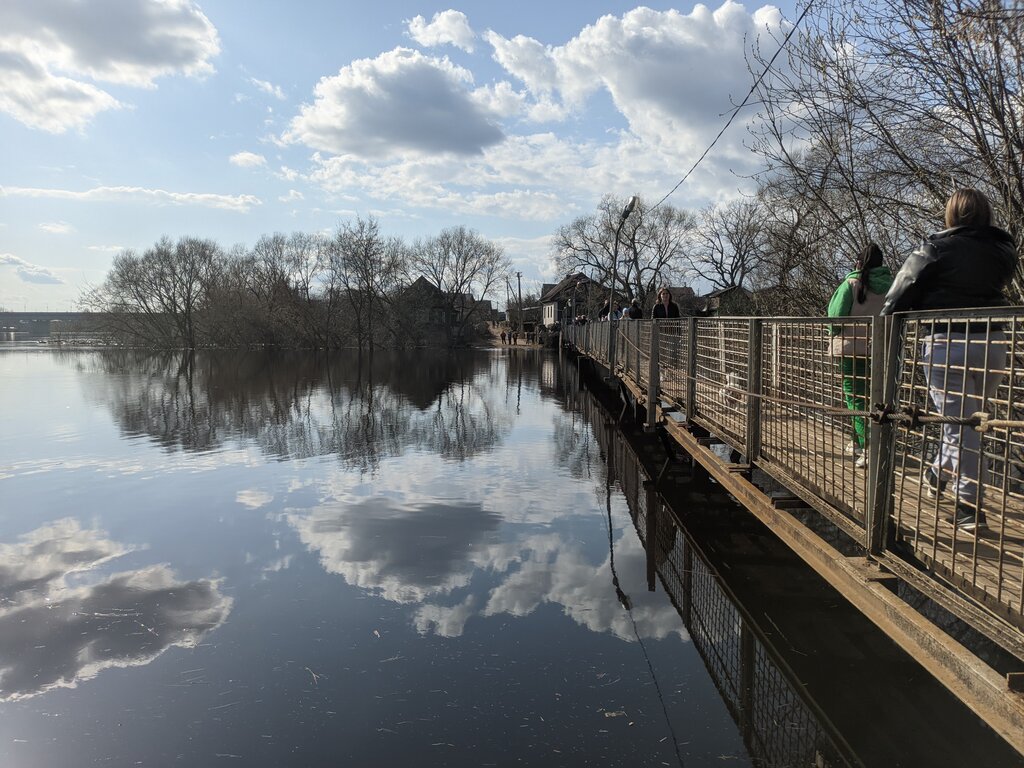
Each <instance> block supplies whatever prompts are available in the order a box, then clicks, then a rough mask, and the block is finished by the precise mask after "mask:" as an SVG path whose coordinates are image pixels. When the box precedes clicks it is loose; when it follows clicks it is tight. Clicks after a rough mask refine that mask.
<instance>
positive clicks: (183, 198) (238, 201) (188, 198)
mask: <svg viewBox="0 0 1024 768" xmlns="http://www.w3.org/2000/svg"><path fill="white" fill-rule="evenodd" d="M0 197H30V198H49V199H52V200H78V201H83V202H86V201H88V202H107V203H109V202H146V203H152V204H156V205H201V206H206V207H208V208H220V209H223V210H229V211H239V212H242V213H246V212H248V211H249V209H251V208H252V207H253V206H255V205H260V204H261V200H260V199H259V198H258V197H254V196H253V195H218V194H213V193H208V192H168V191H166V190H163V189H146V188H144V187H93V188H92V189H87V190H83V191H80V192H79V191H74V190H68V189H41V188H38V187H0Z"/></svg>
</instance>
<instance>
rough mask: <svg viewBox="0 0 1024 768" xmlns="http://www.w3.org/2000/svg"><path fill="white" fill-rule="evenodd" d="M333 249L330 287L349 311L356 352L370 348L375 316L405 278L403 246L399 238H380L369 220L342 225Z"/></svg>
mask: <svg viewBox="0 0 1024 768" xmlns="http://www.w3.org/2000/svg"><path fill="white" fill-rule="evenodd" d="M334 246H335V247H334V249H333V251H332V260H331V265H330V272H331V278H330V279H331V283H332V286H334V290H337V291H338V292H339V293H340V295H341V296H343V297H344V302H345V303H346V304H347V305H348V307H349V308H350V320H351V321H352V322H353V324H354V329H355V334H356V341H357V343H358V345H359V347H360V349H362V348H363V347H370V348H372V347H373V345H374V344H375V342H376V334H375V330H376V329H375V323H376V320H377V318H378V315H380V314H381V312H382V310H385V309H386V308H387V307H388V306H389V305H390V304H391V303H392V301H394V299H395V294H396V293H397V291H398V288H399V286H400V285H401V284H402V283H403V280H404V278H405V276H406V248H405V245H404V243H403V242H402V240H401V239H400V238H397V237H385V236H384V235H382V234H381V232H380V225H379V224H378V222H377V220H376V219H375V218H373V217H372V216H371V217H370V218H368V219H365V220H364V219H362V218H356V220H355V222H348V223H345V224H342V225H341V227H340V228H339V230H338V232H337V234H336V235H335V238H334ZM330 293H331V291H328V294H330Z"/></svg>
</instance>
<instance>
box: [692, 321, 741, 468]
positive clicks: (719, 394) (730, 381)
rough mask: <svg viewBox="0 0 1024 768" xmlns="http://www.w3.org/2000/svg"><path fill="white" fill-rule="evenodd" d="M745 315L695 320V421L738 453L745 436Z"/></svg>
mask: <svg viewBox="0 0 1024 768" xmlns="http://www.w3.org/2000/svg"><path fill="white" fill-rule="evenodd" d="M749 333H750V321H749V320H748V319H747V318H723V319H719V318H702V319H700V320H698V321H697V338H696V339H695V343H696V345H697V355H696V367H695V370H694V372H693V375H694V377H695V379H696V382H695V385H696V386H695V390H694V394H695V398H696V402H695V406H696V413H697V414H698V419H697V420H698V421H699V423H700V424H701V425H702V426H705V427H707V428H708V429H710V430H711V432H713V433H714V434H715V435H716V436H717V437H719V438H721V439H722V440H724V441H725V442H726V443H728V444H729V445H731V446H732V447H733V448H735V449H736V450H737V451H740V452H741V453H742V452H743V451H745V450H746V439H747V394H746V392H747V389H748V387H747V377H748V372H747V361H748V350H749V343H748V342H749Z"/></svg>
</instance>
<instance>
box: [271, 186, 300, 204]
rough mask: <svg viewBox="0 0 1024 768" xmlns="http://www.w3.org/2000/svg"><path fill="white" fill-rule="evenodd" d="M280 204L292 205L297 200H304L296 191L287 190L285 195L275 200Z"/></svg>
mask: <svg viewBox="0 0 1024 768" xmlns="http://www.w3.org/2000/svg"><path fill="white" fill-rule="evenodd" d="M277 199H278V200H279V201H280V202H282V203H294V202H296V201H297V200H304V199H305V198H304V197H303V195H302V193H301V192H299V190H297V189H289V190H288V194H287V195H281V196H280V197H279V198H277Z"/></svg>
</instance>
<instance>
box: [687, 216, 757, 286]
mask: <svg viewBox="0 0 1024 768" xmlns="http://www.w3.org/2000/svg"><path fill="white" fill-rule="evenodd" d="M762 222H763V212H762V211H761V207H760V206H759V205H758V204H757V203H756V202H754V201H749V200H739V201H735V202H732V203H727V204H724V205H710V206H708V207H707V208H705V209H704V210H703V211H701V216H700V224H699V225H698V226H697V228H696V229H695V230H694V233H693V238H694V246H693V251H692V263H693V268H694V270H695V271H696V272H697V274H698V275H700V277H702V278H704V279H705V280H707V281H708V282H709V283H711V284H712V285H714V286H715V287H716V288H732V287H734V286H745V284H746V283H748V282H749V278H750V275H751V273H752V272H754V271H755V270H756V269H757V267H758V266H759V264H760V262H761V260H762V258H764V254H765V249H766V238H765V233H764V229H763V223H762Z"/></svg>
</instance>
